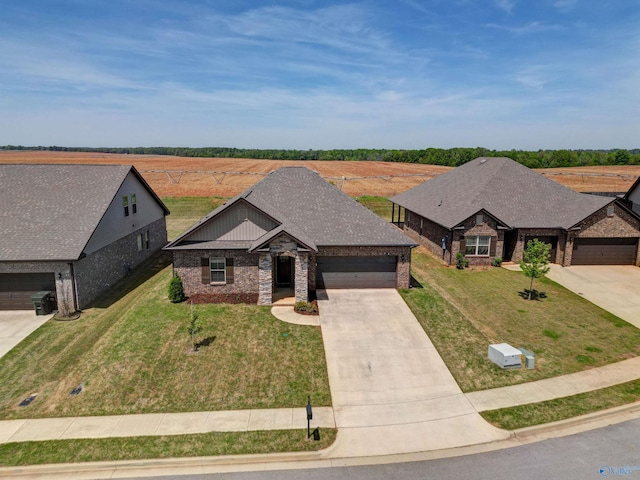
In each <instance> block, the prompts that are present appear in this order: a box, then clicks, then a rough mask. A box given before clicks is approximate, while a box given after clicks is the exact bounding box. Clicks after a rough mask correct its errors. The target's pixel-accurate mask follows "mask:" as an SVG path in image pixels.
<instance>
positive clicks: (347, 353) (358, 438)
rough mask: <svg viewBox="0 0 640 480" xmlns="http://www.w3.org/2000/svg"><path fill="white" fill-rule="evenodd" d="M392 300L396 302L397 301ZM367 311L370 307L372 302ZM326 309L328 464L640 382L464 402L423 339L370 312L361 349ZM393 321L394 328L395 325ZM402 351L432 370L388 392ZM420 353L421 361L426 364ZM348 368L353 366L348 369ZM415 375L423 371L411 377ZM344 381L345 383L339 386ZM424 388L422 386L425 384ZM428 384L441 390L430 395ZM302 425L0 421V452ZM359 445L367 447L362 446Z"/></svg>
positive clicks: (580, 376) (211, 419)
mask: <svg viewBox="0 0 640 480" xmlns="http://www.w3.org/2000/svg"><path fill="white" fill-rule="evenodd" d="M394 293H395V294H396V295H397V292H394ZM376 295H378V296H380V295H381V293H380V292H377V293H376ZM338 296H340V294H336V295H335V296H334V299H335V298H336V297H338ZM347 297H348V295H347ZM386 303H387V304H388V305H391V310H389V309H382V310H380V311H379V314H380V315H383V316H385V317H386V318H387V319H388V320H389V318H390V317H392V316H394V315H395V314H397V313H398V312H396V313H395V314H394V313H393V312H394V311H396V310H398V309H400V311H401V315H404V314H406V312H404V311H403V310H402V309H403V308H408V307H406V305H405V307H402V305H404V303H402V304H397V305H396V304H395V303H394V302H393V301H392V299H390V298H387V301H386ZM349 304H351V301H350V300H349V299H348V298H346V299H344V300H343V302H342V303H340V302H338V306H339V308H338V309H337V311H338V312H342V313H341V314H340V315H341V316H342V315H343V314H344V312H345V309H347V308H349V307H348V305H349ZM367 304H368V305H374V303H373V302H369V303H367ZM351 306H352V307H353V306H354V305H353V304H351ZM394 306H395V307H394ZM324 307H325V310H324V311H325V317H324V319H323V327H325V329H326V332H325V331H323V335H325V334H326V335H327V336H328V337H331V336H332V335H333V336H334V338H333V340H331V339H328V340H329V342H330V345H329V346H328V347H327V350H328V353H327V355H328V357H331V358H333V357H335V358H334V361H332V360H329V359H328V362H329V363H331V364H332V366H331V367H330V380H331V388H332V395H334V408H335V414H334V408H332V407H314V409H313V420H312V422H311V425H312V427H314V428H315V427H321V428H335V427H337V428H339V429H340V435H339V436H338V440H337V442H336V444H334V446H332V447H330V448H329V449H328V450H327V451H325V454H324V456H325V457H326V458H354V457H365V456H371V455H374V456H375V455H390V454H399V453H400V454H402V453H410V452H418V451H435V450H442V449H447V448H458V447H461V446H463V445H473V444H486V443H489V442H496V441H500V440H502V439H505V438H507V437H509V435H510V434H509V432H505V431H503V430H498V429H496V428H494V427H491V426H490V425H489V424H487V423H486V422H484V420H482V418H481V417H480V416H479V415H478V412H482V411H485V410H492V409H497V408H505V407H512V406H516V405H524V404H528V403H535V402H541V401H545V400H551V399H553V398H559V397H566V396H570V395H575V394H578V393H583V392H588V391H592V390H598V389H601V388H606V387H609V386H612V385H616V384H619V383H624V382H628V381H632V380H636V379H639V378H640V357H635V358H631V359H629V360H624V361H622V362H618V363H614V364H611V365H606V366H603V367H599V368H592V369H590V370H585V371H582V372H578V373H574V374H570V375H563V376H560V377H554V378H549V379H545V380H539V381H536V382H530V383H525V384H521V385H513V386H510V387H502V388H496V389H492V390H483V391H477V392H470V393H467V394H463V393H462V392H461V391H460V390H459V388H458V387H457V385H454V384H452V383H451V381H452V379H451V378H449V376H450V374H448V371H445V370H446V367H445V370H443V369H442V365H441V364H440V361H441V360H440V361H438V358H439V356H438V357H436V356H434V355H437V353H436V352H435V349H433V346H432V345H431V344H430V342H429V341H428V337H426V335H425V334H424V331H422V330H420V331H417V330H414V329H413V328H412V327H411V326H410V325H408V324H404V323H403V322H400V323H399V324H398V325H397V327H398V328H397V329H396V331H394V335H391V336H390V335H388V334H389V325H390V324H387V326H386V328H385V329H384V332H380V331H377V330H376V329H375V328H374V325H375V324H374V323H371V322H372V321H373V317H372V315H373V313H372V312H368V313H367V314H366V315H364V316H362V317H361V318H362V319H363V323H361V324H360V326H359V327H358V326H356V325H351V328H356V330H358V331H360V332H361V334H362V337H361V338H360V340H359V341H355V340H354V339H353V338H352V337H350V336H349V337H348V338H347V337H343V336H342V335H343V334H344V333H345V332H344V330H343V329H344V328H345V325H344V323H342V324H341V325H340V324H338V325H334V326H333V328H334V330H335V331H334V332H333V334H331V333H330V332H329V328H330V327H329V324H330V323H331V322H332V321H335V320H331V316H332V310H331V308H328V309H327V308H326V304H325V305H324ZM321 308H322V307H321ZM289 309H290V310H291V312H284V311H279V312H277V313H278V314H279V315H278V316H282V317H284V318H286V319H287V320H288V321H291V322H292V323H297V322H306V321H309V317H306V316H302V315H297V314H295V313H293V308H292V307H289ZM394 309H395V310H394ZM334 313H335V312H334ZM326 314H328V315H329V318H327V317H326ZM313 318H314V319H317V317H313ZM397 321H399V320H398V319H396V320H393V321H392V322H391V324H393V323H394V322H397ZM419 333H420V335H419ZM421 335H422V336H421ZM376 339H378V340H381V341H383V342H384V343H383V344H382V345H379V346H378V347H377V348H378V349H379V350H380V352H381V354H382V357H381V358H380V359H377V358H376V357H375V348H374V344H373V342H374V341H375V340H376ZM345 342H346V343H345ZM341 344H342V347H340V345H341ZM331 345H333V346H331ZM400 345H404V347H405V348H408V350H409V352H410V353H406V352H405V353H404V354H402V355H401V357H402V361H403V362H404V361H409V362H411V361H412V359H413V360H415V359H418V360H421V361H422V360H425V361H427V362H428V363H430V364H431V366H427V367H425V366H424V365H416V366H415V367H410V370H409V371H407V372H405V373H407V375H408V377H406V378H396V379H389V380H388V382H391V384H392V385H393V386H394V388H387V387H388V384H387V383H386V382H387V380H385V381H384V382H382V383H380V382H381V375H382V376H385V375H387V374H393V373H394V372H395V373H398V371H399V370H396V369H395V367H397V366H398V365H397V364H395V367H394V365H392V364H388V365H387V364H385V362H387V361H391V360H390V359H391V357H392V356H395V355H398V352H399V350H398V348H399V346H400ZM338 347H340V348H338ZM345 347H346V349H345ZM336 348H337V350H336ZM432 350H433V351H432ZM329 352H334V353H329ZM336 354H337V355H336ZM424 354H426V357H424V358H423V357H422V355H424ZM363 355H364V357H363ZM367 359H368V360H367ZM426 359H428V360H426ZM379 360H382V362H381V363H379V362H378V361H379ZM344 361H348V362H350V363H348V364H345V363H344ZM354 368H357V369H359V370H361V371H364V372H365V373H367V375H365V377H364V378H360V379H359V380H358V381H357V382H356V381H355V380H354V378H353V377H352V375H354V373H355V372H354V370H353V369H354ZM413 368H418V369H420V370H419V371H411V369H413ZM424 368H427V370H423V369H424ZM430 369H431V370H430ZM331 372H333V373H331ZM420 372H422V373H423V374H426V377H424V378H422V379H421V378H419V377H416V375H415V374H418V373H420ZM448 375H449V376H448ZM336 376H337V377H338V378H336ZM340 377H342V379H343V380H345V381H346V383H345V382H342V381H340ZM425 379H426V381H427V384H423V383H421V382H423V381H425ZM336 381H337V382H336ZM407 382H409V383H407ZM434 382H435V383H434ZM334 384H335V386H334ZM385 385H386V386H387V387H385ZM429 385H435V386H436V387H437V388H436V389H435V391H432V390H430V389H429ZM396 387H398V388H399V389H398V388H396ZM367 392H368V393H367ZM367 398H368V399H367ZM306 425H307V423H306V410H305V409H304V408H282V409H265V410H258V409H256V410H233V411H211V412H187V413H165V414H162V413H161V414H139V415H115V416H103V417H68V418H43V419H21V420H5V421H0V444H1V443H9V442H24V441H37V440H63V439H74V438H76V439H77V438H107V437H133V436H143V435H181V434H191V433H207V432H247V431H258V430H287V429H304V428H305V427H306ZM363 439H367V441H366V442H363V441H362V440H363Z"/></svg>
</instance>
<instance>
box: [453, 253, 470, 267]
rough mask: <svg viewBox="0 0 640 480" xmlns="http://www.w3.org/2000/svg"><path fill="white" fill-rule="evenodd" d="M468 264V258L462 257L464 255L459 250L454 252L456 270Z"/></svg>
mask: <svg viewBox="0 0 640 480" xmlns="http://www.w3.org/2000/svg"><path fill="white" fill-rule="evenodd" d="M468 266H469V260H467V259H466V258H464V255H463V254H462V253H460V252H458V253H456V268H457V269H458V270H462V269H463V268H465V267H468Z"/></svg>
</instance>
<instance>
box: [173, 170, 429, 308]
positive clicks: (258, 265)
mask: <svg viewBox="0 0 640 480" xmlns="http://www.w3.org/2000/svg"><path fill="white" fill-rule="evenodd" d="M415 246H417V244H416V243H415V242H414V241H413V240H411V239H410V238H408V237H407V236H406V235H405V234H404V233H402V231H400V230H399V229H398V228H397V227H395V226H393V225H391V224H389V223H388V222H386V221H384V220H383V219H382V218H380V217H378V216H377V215H376V214H374V213H373V212H371V211H370V210H368V209H367V208H365V207H363V206H362V205H360V204H359V203H357V202H356V201H355V200H353V199H351V198H349V197H348V196H347V195H345V194H344V193H342V192H341V191H340V190H338V189H337V188H335V187H334V186H332V185H331V184H329V183H328V182H327V181H326V180H324V179H323V178H322V177H320V176H319V175H318V174H317V173H315V172H312V171H311V170H308V169H307V168H304V167H284V168H281V169H280V170H277V171H275V172H272V173H270V174H269V175H268V176H267V177H265V178H264V179H263V180H262V181H260V182H258V183H257V184H256V185H254V186H253V187H251V188H249V189H248V190H246V191H245V192H243V193H242V194H240V195H238V196H237V197H235V198H233V199H231V200H229V201H228V202H226V203H225V204H224V205H222V206H220V207H219V208H217V209H216V210H214V211H213V212H211V213H210V214H209V215H207V216H206V217H204V218H202V219H201V220H200V221H199V222H198V223H196V224H195V225H193V226H192V227H191V228H190V229H189V230H187V231H186V232H184V233H183V234H182V235H180V236H179V237H178V238H177V239H176V240H174V241H172V242H171V243H169V244H168V245H167V246H166V247H165V249H166V250H169V251H171V252H172V253H173V266H174V271H175V273H176V274H178V275H180V277H181V278H182V281H183V285H184V289H185V293H186V294H187V295H188V296H189V297H190V298H191V299H192V300H194V301H196V302H205V301H208V302H224V301H234V302H235V301H244V302H249V303H258V304H261V305H268V304H271V303H272V302H273V295H274V291H275V290H276V289H284V290H291V295H295V298H296V300H308V298H309V293H310V292H312V291H314V290H316V289H317V288H318V289H320V288H396V287H399V288H407V287H408V286H409V280H410V273H409V268H410V265H411V249H412V248H413V247H415Z"/></svg>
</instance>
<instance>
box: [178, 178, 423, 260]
mask: <svg viewBox="0 0 640 480" xmlns="http://www.w3.org/2000/svg"><path fill="white" fill-rule="evenodd" d="M241 198H242V199H244V201H246V202H248V203H250V204H251V205H253V206H254V207H256V208H258V209H259V210H261V211H263V212H264V213H266V214H267V215H269V216H270V217H272V218H273V219H275V220H276V221H277V222H278V223H279V224H280V226H279V227H278V229H280V230H283V231H285V232H290V233H291V234H292V235H293V236H295V237H296V238H297V239H298V240H299V241H301V242H303V243H305V244H306V245H307V246H309V247H311V248H313V249H316V248H317V247H321V246H359V245H367V246H412V247H413V246H416V245H417V244H416V243H415V242H414V241H413V240H411V239H410V238H409V237H407V236H406V235H405V234H404V233H402V232H401V231H400V230H399V229H398V228H396V227H395V226H393V225H391V224H390V223H388V222H386V221H385V220H383V219H382V218H380V217H379V216H378V215H376V214H375V213H373V212H372V211H371V210H369V209H368V208H366V207H364V206H362V205H360V204H359V203H358V202H356V201H354V200H353V199H352V198H350V197H349V196H347V195H346V194H345V193H343V192H341V191H340V190H338V189H337V188H336V187H334V186H333V185H331V184H330V183H329V182H327V181H326V180H324V179H323V178H322V177H321V176H320V175H318V174H317V173H315V172H313V171H311V170H309V169H307V168H305V167H283V168H280V169H279V170H277V171H275V172H272V173H271V174H269V175H268V176H267V177H265V178H264V179H263V180H261V181H260V182H258V183H257V184H255V185H254V186H253V187H251V188H249V189H247V190H246V191H245V192H243V193H242V194H240V195H238V196H237V197H234V198H233V199H232V200H230V201H229V202H227V204H225V205H224V206H222V207H219V208H218V209H216V210H214V211H213V212H211V213H210V214H209V215H207V216H206V217H204V218H203V219H201V220H200V221H199V222H197V223H196V224H195V225H194V226H193V227H192V228H191V229H189V230H187V231H186V232H185V233H183V234H182V235H180V237H178V238H177V239H176V240H174V241H173V242H171V243H170V244H169V245H168V246H167V248H169V249H171V248H174V247H175V246H177V245H180V243H181V241H182V240H183V239H186V237H188V235H189V233H190V232H191V231H193V230H194V229H195V228H197V227H198V226H200V225H202V224H203V223H205V222H208V221H209V220H210V219H212V218H213V217H215V216H216V215H218V214H219V213H220V212H221V211H223V210H225V209H226V208H228V207H229V206H231V205H232V204H233V203H234V202H235V201H238V200H239V199H241ZM278 233H279V232H278ZM268 235H269V234H266V235H265V238H266V236H268ZM258 243H260V242H259V241H257V242H254V245H253V246H252V248H255V247H257V246H258Z"/></svg>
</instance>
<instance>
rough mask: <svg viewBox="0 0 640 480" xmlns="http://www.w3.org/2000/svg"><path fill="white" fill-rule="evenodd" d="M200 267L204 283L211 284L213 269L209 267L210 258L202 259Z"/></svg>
mask: <svg viewBox="0 0 640 480" xmlns="http://www.w3.org/2000/svg"><path fill="white" fill-rule="evenodd" d="M200 267H202V283H204V284H205V285H209V284H210V283H211V267H209V258H208V257H203V258H201V259H200Z"/></svg>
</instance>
